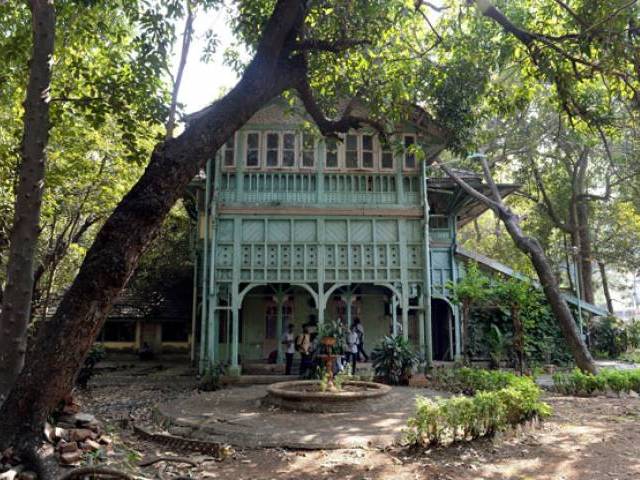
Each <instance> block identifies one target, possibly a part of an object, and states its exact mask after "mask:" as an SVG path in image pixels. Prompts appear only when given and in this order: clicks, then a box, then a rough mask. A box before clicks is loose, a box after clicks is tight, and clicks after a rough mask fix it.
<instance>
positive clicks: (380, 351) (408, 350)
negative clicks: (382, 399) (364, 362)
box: [371, 335, 418, 385]
mask: <svg viewBox="0 0 640 480" xmlns="http://www.w3.org/2000/svg"><path fill="white" fill-rule="evenodd" d="M371 359H372V366H373V369H374V370H375V372H376V376H377V377H380V378H382V379H384V381H385V382H387V383H389V384H391V385H398V384H399V383H400V382H401V381H402V379H403V378H405V377H406V376H408V375H409V374H410V373H411V370H412V369H413V367H415V366H416V365H417V364H418V355H417V354H416V352H415V351H414V350H413V347H412V346H411V344H410V343H409V341H408V340H407V339H405V338H404V337H402V336H399V335H398V336H395V337H393V336H387V337H384V338H383V339H382V341H381V342H380V343H379V344H378V345H377V346H376V347H375V348H374V349H373V352H372V353H371Z"/></svg>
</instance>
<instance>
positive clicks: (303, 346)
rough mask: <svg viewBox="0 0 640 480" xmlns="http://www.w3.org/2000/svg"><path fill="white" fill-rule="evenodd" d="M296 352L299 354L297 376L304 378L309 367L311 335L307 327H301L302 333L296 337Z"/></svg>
mask: <svg viewBox="0 0 640 480" xmlns="http://www.w3.org/2000/svg"><path fill="white" fill-rule="evenodd" d="M296 350H297V351H298V352H300V372H299V375H300V376H301V377H304V375H305V373H307V370H308V369H309V368H310V367H311V334H310V333H309V326H308V325H305V326H304V327H302V333H301V334H300V335H298V336H297V337H296Z"/></svg>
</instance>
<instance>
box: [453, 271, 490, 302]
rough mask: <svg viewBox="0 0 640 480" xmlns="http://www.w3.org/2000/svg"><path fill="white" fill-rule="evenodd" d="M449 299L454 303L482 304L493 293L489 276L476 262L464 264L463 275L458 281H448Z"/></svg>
mask: <svg viewBox="0 0 640 480" xmlns="http://www.w3.org/2000/svg"><path fill="white" fill-rule="evenodd" d="M447 289H448V290H449V291H450V295H451V301H452V302H453V303H454V304H456V305H463V306H464V305H475V306H478V305H482V304H483V303H486V302H487V301H489V300H490V299H491V297H492V295H493V290H492V287H491V278H490V277H489V276H488V275H486V274H485V273H484V272H483V271H482V270H480V267H478V264H477V263H475V262H470V263H469V264H467V265H466V268H465V271H464V276H463V277H462V279H460V280H459V281H458V283H452V282H449V283H448V284H447Z"/></svg>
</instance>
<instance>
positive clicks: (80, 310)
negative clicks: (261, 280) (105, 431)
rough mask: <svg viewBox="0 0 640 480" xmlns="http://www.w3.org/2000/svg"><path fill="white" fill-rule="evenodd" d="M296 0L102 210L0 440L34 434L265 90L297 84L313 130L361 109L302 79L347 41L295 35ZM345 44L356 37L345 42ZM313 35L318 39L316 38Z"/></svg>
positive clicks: (280, 10) (35, 346) (350, 122)
mask: <svg viewBox="0 0 640 480" xmlns="http://www.w3.org/2000/svg"><path fill="white" fill-rule="evenodd" d="M306 3H307V2H305V1H303V0H278V2H277V3H276V5H275V7H274V10H273V13H272V15H271V17H270V19H269V20H268V21H267V23H266V25H265V27H264V30H263V32H262V37H261V40H260V42H259V43H258V45H257V48H256V53H255V56H254V58H253V59H252V61H251V62H250V64H249V65H248V67H247V68H246V70H245V72H244V74H243V76H242V78H241V79H240V81H239V82H238V84H237V85H236V86H235V87H234V88H233V89H232V90H231V91H230V92H229V93H228V94H227V95H225V96H224V97H223V98H221V99H220V100H218V101H216V102H215V103H214V104H212V105H211V106H209V107H207V108H205V109H204V110H202V111H201V112H199V113H198V114H196V115H192V116H191V121H190V123H189V125H188V126H187V128H186V129H185V130H184V132H183V133H182V134H181V135H180V136H178V137H176V138H172V139H166V140H165V141H164V142H161V143H160V144H158V145H157V146H156V148H155V149H154V151H153V153H152V155H151V159H150V162H149V165H148V167H147V169H146V170H145V172H144V174H143V175H142V177H141V178H140V180H139V181H138V182H137V183H136V185H135V186H134V187H133V188H132V189H131V190H130V191H129V193H127V195H126V196H125V197H124V198H123V200H122V201H121V202H120V204H119V205H118V207H117V208H116V209H115V210H114V212H113V213H112V214H111V216H110V217H109V218H108V219H107V220H106V222H105V223H104V225H103V226H102V228H101V230H100V231H99V232H98V234H97V236H96V240H95V242H94V244H93V245H92V246H91V248H90V249H89V251H88V252H87V255H86V257H85V260H84V262H83V263H82V266H81V267H80V271H79V272H78V275H77V276H76V278H75V280H74V281H73V283H72V285H71V286H70V287H69V289H68V290H67V292H66V293H65V295H64V297H63V298H62V300H61V302H60V304H59V306H58V308H57V310H56V313H55V314H54V316H53V317H52V318H51V319H50V320H48V321H46V322H42V323H41V325H40V327H39V328H38V330H37V334H36V336H35V338H34V340H33V341H32V342H30V343H29V347H28V349H27V355H26V363H25V368H24V369H23V370H22V372H21V373H20V376H19V377H18V379H17V380H16V383H15V386H14V388H13V389H12V390H11V392H10V394H9V396H8V398H7V400H6V401H5V403H4V404H3V405H2V407H1V408H0V448H1V447H3V446H6V445H9V444H11V443H13V442H15V441H17V440H20V441H21V439H22V438H24V437H26V436H28V435H31V436H33V435H38V434H39V430H40V426H41V424H42V422H43V421H44V420H45V419H46V417H47V415H48V414H49V413H50V412H52V411H53V410H54V409H55V408H56V407H57V405H58V403H59V401H60V400H61V399H62V398H64V396H65V395H66V394H68V392H69V391H70V390H71V388H72V386H73V381H74V377H75V375H76V372H77V371H78V369H79V367H80V366H81V364H82V361H83V359H84V357H85V356H86V354H87V352H88V351H89V349H90V348H91V345H92V344H93V342H94V341H95V338H96V336H97V334H98V332H99V331H100V329H101V328H102V325H103V324H104V321H105V319H106V316H107V314H108V312H109V309H110V307H111V304H112V302H113V301H114V299H115V298H116V297H117V295H118V294H119V293H120V292H121V290H122V289H123V288H124V286H125V285H126V283H127V281H128V279H129V278H130V277H131V275H132V273H133V270H134V268H135V266H136V265H137V262H138V258H139V257H140V255H141V254H142V252H143V251H144V249H145V247H146V246H147V245H148V244H149V243H150V242H151V240H152V239H153V237H154V235H155V234H156V233H157V231H158V229H159V227H160V226H161V225H162V221H163V220H164V218H165V216H166V215H167V213H168V212H169V210H170V209H171V207H172V206H173V205H174V204H175V202H176V200H178V199H179V198H180V197H181V196H182V194H183V193H184V190H185V188H186V187H187V185H188V183H189V182H190V181H191V179H193V178H194V176H195V175H196V174H197V173H198V171H199V169H200V168H202V167H203V166H204V164H205V163H206V161H207V159H209V158H211V156H212V155H214V154H215V152H216V151H217V150H219V149H220V147H222V145H223V144H224V143H225V142H226V141H227V140H228V139H229V138H230V137H231V136H232V135H233V134H234V132H235V131H236V130H238V129H239V128H240V127H241V126H242V125H244V124H245V123H246V121H247V120H248V119H249V118H250V117H251V116H252V115H253V114H254V113H256V112H257V111H258V110H260V108H262V107H263V106H264V105H265V104H266V103H267V102H268V101H269V100H271V99H273V98H274V97H276V96H278V95H280V94H281V93H282V92H284V91H285V90H287V89H295V90H297V91H298V93H299V95H300V97H301V98H302V100H303V103H304V105H305V107H306V108H307V110H308V111H309V113H310V114H311V116H312V117H313V119H314V121H315V122H316V123H317V124H318V127H319V129H320V131H321V132H323V133H325V134H327V133H331V132H335V133H338V132H346V131H348V130H349V129H350V128H357V127H359V126H360V125H362V124H363V123H364V122H365V120H366V119H362V118H359V117H357V116H354V115H351V113H350V110H349V109H347V110H346V111H345V112H344V113H343V116H342V117H341V118H340V119H338V120H336V121H331V120H328V119H327V118H326V117H325V116H324V115H323V114H322V112H321V110H320V108H319V107H318V105H317V103H316V102H315V100H314V98H313V95H312V93H311V89H310V87H309V83H308V79H307V58H306V57H307V55H306V54H305V52H306V51H308V50H313V49H318V48H321V49H324V50H327V48H328V47H327V45H328V46H329V47H331V49H330V50H328V51H331V52H338V51H340V49H342V50H344V49H346V48H349V47H350V45H352V43H351V42H346V43H345V42H342V43H341V44H339V45H336V46H333V45H331V41H330V40H328V41H317V40H315V39H314V41H310V42H305V40H304V38H302V36H303V24H304V19H305V14H306V11H305V5H306ZM353 44H354V45H355V44H357V43H355V42H354V43H353ZM318 45H319V47H317V46H318Z"/></svg>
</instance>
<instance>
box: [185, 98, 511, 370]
mask: <svg viewBox="0 0 640 480" xmlns="http://www.w3.org/2000/svg"><path fill="white" fill-rule="evenodd" d="M305 123H307V124H308V121H307V120H305V118H303V117H302V116H299V115H297V114H296V113H294V112H293V111H292V110H291V109H290V108H288V107H286V106H285V105H284V103H283V102H278V101H276V102H272V103H271V104H269V105H268V106H267V107H265V108H264V109H263V110H261V111H260V112H258V113H257V114H256V115H255V116H254V117H253V118H251V120H250V121H249V122H248V123H247V124H246V125H245V126H244V127H243V128H242V129H241V130H240V131H238V132H237V133H236V135H235V136H234V138H232V139H230V140H229V141H228V143H227V144H226V145H225V146H224V148H223V149H222V150H221V151H220V152H217V154H216V155H215V156H214V157H213V158H212V159H211V160H210V161H209V163H208V165H207V168H206V173H203V175H201V178H198V179H196V180H195V181H194V183H193V185H192V190H193V191H194V193H195V195H196V196H197V204H198V241H197V252H196V255H197V262H196V263H197V271H196V275H195V277H196V284H197V292H196V294H197V300H196V302H195V305H198V307H197V309H198V312H197V313H198V315H197V318H199V328H197V329H196V330H197V331H198V336H199V346H198V348H197V349H196V352H197V354H199V355H197V356H199V359H200V368H201V370H202V369H206V368H207V366H210V365H213V364H216V363H218V362H225V363H227V362H228V363H229V365H231V370H232V371H234V372H235V373H239V372H240V371H241V367H242V365H243V364H245V365H246V364H249V363H255V362H261V361H265V360H266V359H267V358H268V356H269V354H270V353H271V352H273V351H277V352H278V358H279V359H280V360H282V358H283V355H282V345H281V344H280V342H279V341H278V339H279V338H280V337H281V334H282V332H283V328H285V326H286V325H287V324H289V323H293V324H294V325H295V326H296V332H298V331H300V330H301V329H302V325H304V324H321V323H322V322H325V321H328V320H335V319H341V320H342V321H343V322H345V323H347V324H350V323H351V322H352V321H353V320H354V319H355V318H359V319H360V320H361V321H362V323H363V325H364V328H365V349H366V350H367V351H370V350H371V348H372V346H373V345H374V344H375V343H377V342H378V341H379V339H380V338H381V337H382V336H384V335H386V334H389V333H394V332H395V333H396V334H402V335H404V336H405V337H406V338H408V339H409V340H410V341H411V342H413V343H414V344H415V346H416V347H417V348H418V349H419V350H420V351H422V352H423V353H424V355H425V357H426V359H427V361H428V362H430V361H450V360H453V359H454V358H455V357H456V356H458V355H460V348H461V347H460V341H459V340H460V321H459V313H458V310H457V308H456V307H455V306H454V305H453V304H452V303H451V301H450V299H449V295H448V292H447V288H446V284H447V282H449V281H453V282H455V281H456V280H457V278H458V276H459V275H460V274H461V271H462V269H461V264H462V262H464V261H466V259H467V258H468V255H467V254H465V255H460V254H457V253H456V232H457V231H458V229H459V228H460V227H461V226H462V225H464V224H465V223H467V222H469V221H471V220H472V219H473V218H475V217H477V216H478V215H480V214H481V213H482V212H483V211H484V210H485V207H484V206H483V205H482V204H480V203H479V202H477V201H476V200H475V199H473V198H471V197H470V196H469V195H467V194H466V193H465V192H463V191H462V190H461V189H460V188H459V187H458V186H457V185H456V184H455V183H453V182H452V181H451V180H450V179H448V178H442V177H435V176H430V175H429V174H428V173H429V172H428V169H427V168H426V167H425V165H424V162H418V161H417V159H416V155H415V154H414V153H413V151H414V150H413V149H412V145H414V144H422V143H423V142H425V139H423V138H421V137H420V136H419V135H417V134H416V128H414V127H413V126H412V125H411V124H407V125H405V126H404V127H403V128H402V129H401V130H402V131H403V133H401V134H400V133H399V134H397V136H396V138H395V139H394V140H395V142H394V143H395V144H396V145H401V148H393V149H392V148H391V147H385V146H384V145H383V144H382V143H381V142H380V141H379V139H378V137H377V135H376V134H375V132H373V131H369V130H366V129H365V130H362V131H353V132H350V133H349V134H348V135H346V136H345V137H344V138H343V141H336V140H335V139H331V138H321V137H316V136H314V135H313V134H311V133H309V132H308V131H306V130H305V128H304V125H305ZM466 180H467V181H468V182H470V183H472V184H473V185H475V186H477V187H478V188H481V189H482V188H483V187H482V182H481V179H480V178H479V177H475V176H473V175H466ZM499 188H500V190H501V192H502V193H503V195H508V194H509V193H511V192H513V191H514V190H515V189H516V188H517V187H516V186H515V185H500V186H499ZM486 263H487V262H485V264H486Z"/></svg>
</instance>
